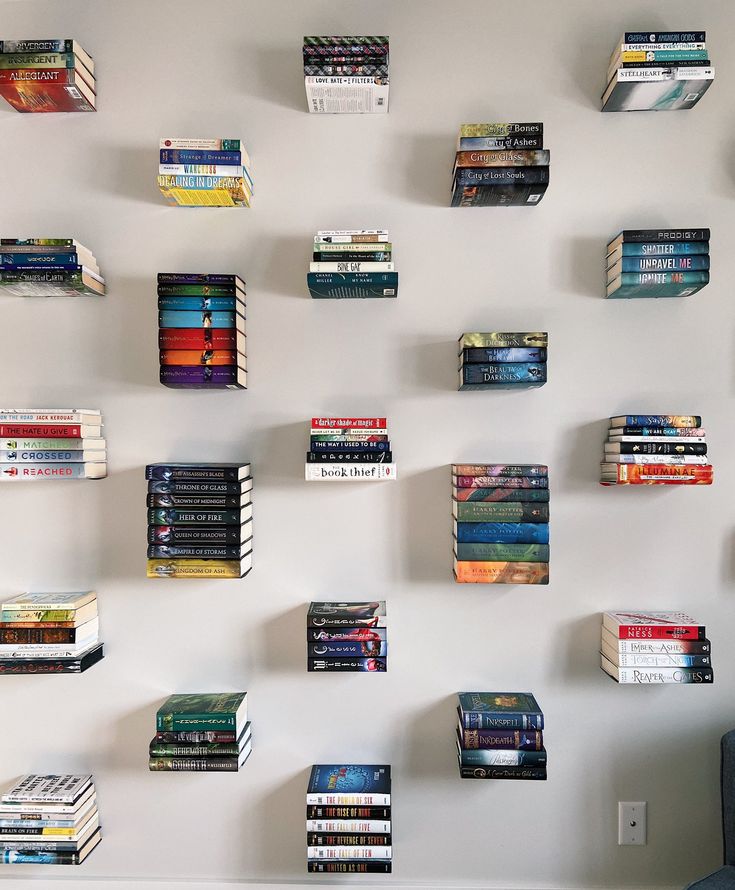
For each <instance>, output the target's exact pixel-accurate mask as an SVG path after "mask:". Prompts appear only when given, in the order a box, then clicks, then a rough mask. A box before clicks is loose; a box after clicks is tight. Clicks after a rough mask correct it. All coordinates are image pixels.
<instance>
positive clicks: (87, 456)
mask: <svg viewBox="0 0 735 890" xmlns="http://www.w3.org/2000/svg"><path fill="white" fill-rule="evenodd" d="M106 475H107V446H106V443H105V438H104V436H103V434H102V414H101V413H100V412H99V411H98V410H96V409H93V408H2V409H0V481H5V482H24V481H32V480H41V479H103V478H104V477H105V476H106Z"/></svg>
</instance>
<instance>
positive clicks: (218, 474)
mask: <svg viewBox="0 0 735 890" xmlns="http://www.w3.org/2000/svg"><path fill="white" fill-rule="evenodd" d="M239 477H240V471H239V469H238V468H237V467H218V466H216V465H212V466H206V465H204V466H190V467H177V466H174V465H173V464H149V465H148V466H147V467H146V468H145V478H146V479H149V480H151V479H152V480H160V481H163V482H167V481H169V480H172V479H186V480H188V481H196V482H237V481H239Z"/></svg>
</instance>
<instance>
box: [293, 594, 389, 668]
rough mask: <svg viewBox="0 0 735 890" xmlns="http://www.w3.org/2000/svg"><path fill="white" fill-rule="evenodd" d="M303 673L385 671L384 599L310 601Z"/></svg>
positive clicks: (386, 658)
mask: <svg viewBox="0 0 735 890" xmlns="http://www.w3.org/2000/svg"><path fill="white" fill-rule="evenodd" d="M306 649H307V670H309V671H313V672H316V673H325V672H335V671H336V672H348V673H383V672H385V671H387V670H388V627H387V618H386V609H385V600H375V601H372V602H359V603H354V602H353V603H333V602H329V603H325V602H313V603H311V604H310V605H309V609H308V612H307V615H306Z"/></svg>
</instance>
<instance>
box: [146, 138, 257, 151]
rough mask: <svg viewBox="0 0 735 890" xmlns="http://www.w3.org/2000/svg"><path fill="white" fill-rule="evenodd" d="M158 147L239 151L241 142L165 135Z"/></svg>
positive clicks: (237, 140)
mask: <svg viewBox="0 0 735 890" xmlns="http://www.w3.org/2000/svg"><path fill="white" fill-rule="evenodd" d="M158 147H159V148H160V149H164V148H175V149H195V150H199V151H240V150H241V149H242V142H241V141H240V140H239V139H219V138H216V139H196V138H190V137H186V138H184V139H177V138H173V139H172V138H171V137H170V136H165V137H163V138H161V139H160V140H159V142H158Z"/></svg>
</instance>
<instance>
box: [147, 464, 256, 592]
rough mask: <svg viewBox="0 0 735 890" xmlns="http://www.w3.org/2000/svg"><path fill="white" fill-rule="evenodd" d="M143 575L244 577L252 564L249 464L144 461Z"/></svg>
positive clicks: (251, 507) (251, 481)
mask: <svg viewBox="0 0 735 890" xmlns="http://www.w3.org/2000/svg"><path fill="white" fill-rule="evenodd" d="M146 479H147V480H148V495H147V497H146V508H147V510H146V512H147V519H148V571H147V574H148V577H149V578H243V577H244V576H245V575H247V573H248V572H249V571H250V569H251V568H252V564H253V547H252V542H253V505H252V501H251V494H252V489H253V478H252V476H251V473H250V464H249V463H239V464H238V463H221V464H208V463H200V464H194V463H191V464H187V463H167V464H148V466H147V467H146Z"/></svg>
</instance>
